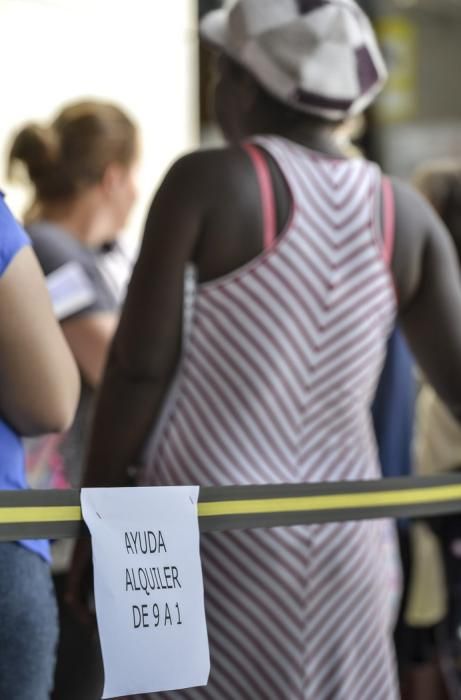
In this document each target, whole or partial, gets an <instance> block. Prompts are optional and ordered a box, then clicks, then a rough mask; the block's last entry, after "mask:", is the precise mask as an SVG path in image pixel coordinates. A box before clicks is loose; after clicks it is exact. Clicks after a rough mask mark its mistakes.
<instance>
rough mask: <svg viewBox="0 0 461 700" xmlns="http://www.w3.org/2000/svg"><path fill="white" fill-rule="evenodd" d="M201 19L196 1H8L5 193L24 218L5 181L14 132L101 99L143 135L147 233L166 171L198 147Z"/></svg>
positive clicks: (2, 125)
mask: <svg viewBox="0 0 461 700" xmlns="http://www.w3.org/2000/svg"><path fill="white" fill-rule="evenodd" d="M196 14H197V11H196V0H0V65H1V66H2V78H1V80H2V100H1V103H2V104H1V109H0V186H1V188H2V189H3V190H5V191H6V193H7V197H8V202H9V203H10V205H11V206H12V208H13V209H14V211H15V213H16V214H17V215H20V213H21V209H22V206H23V204H24V191H23V190H19V189H17V188H13V187H12V186H11V185H10V184H8V183H6V182H5V177H4V171H5V165H4V164H5V151H6V147H7V143H8V141H9V139H10V137H11V132H12V130H13V129H16V128H17V127H18V126H19V125H21V124H22V123H23V122H24V121H28V120H31V119H32V120H34V119H47V118H49V117H50V116H51V115H52V113H53V112H55V111H56V110H57V109H58V108H59V107H60V106H61V105H62V104H63V103H65V102H67V101H68V100H73V99H79V98H82V97H101V98H106V99H111V100H114V101H117V102H118V103H119V104H120V105H121V106H122V107H125V108H126V109H127V110H128V111H129V112H130V113H131V114H132V115H133V116H134V117H135V119H136V120H137V122H138V123H139V125H140V127H141V130H142V137H143V163H142V168H141V197H140V201H139V204H138V206H137V208H136V211H135V213H134V215H133V217H132V222H131V224H130V232H131V233H132V234H133V236H134V237H135V236H136V235H137V234H138V233H139V231H140V228H141V226H142V221H143V218H144V215H145V210H146V206H147V204H148V202H149V200H150V198H151V195H152V192H153V191H154V189H155V187H156V185H157V184H158V180H159V178H160V177H161V175H162V173H164V171H165V168H166V167H167V166H168V164H169V163H170V162H171V161H172V160H173V159H174V158H175V157H176V156H177V155H178V154H179V153H181V152H183V151H185V150H189V149H190V148H192V147H194V146H195V145H196V144H197V142H198V116H197V111H198V106H197V93H198V89H197V85H196V81H197V57H196V30H195V24H196Z"/></svg>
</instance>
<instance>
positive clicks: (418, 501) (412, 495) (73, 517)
mask: <svg viewBox="0 0 461 700" xmlns="http://www.w3.org/2000/svg"><path fill="white" fill-rule="evenodd" d="M457 500H458V501H461V484H453V485H449V486H433V487H428V488H424V489H404V488H403V489H398V490H393V491H369V492H365V493H349V494H348V493H343V494H334V495H331V496H329V495H323V496H294V497H290V498H258V499H246V500H244V499H240V500H229V501H205V502H201V501H199V503H198V515H199V517H201V518H210V517H219V516H229V515H230V516H232V515H236V516H237V515H259V514H270V513H294V512H300V511H306V512H308V511H311V512H321V511H345V510H346V511H347V510H354V509H358V508H362V509H367V508H369V509H372V508H382V507H386V506H390V507H392V506H402V505H424V504H432V503H446V502H450V501H457ZM81 520H82V512H81V508H80V506H19V507H11V506H7V507H0V524H4V525H10V524H15V523H18V524H19V523H53V522H56V523H57V522H62V523H64V522H78V521H81Z"/></svg>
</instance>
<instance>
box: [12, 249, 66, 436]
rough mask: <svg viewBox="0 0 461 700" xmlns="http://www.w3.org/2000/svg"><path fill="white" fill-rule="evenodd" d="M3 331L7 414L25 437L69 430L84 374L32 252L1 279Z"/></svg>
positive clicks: (17, 260) (24, 253)
mask: <svg viewBox="0 0 461 700" xmlns="http://www.w3.org/2000/svg"><path fill="white" fill-rule="evenodd" d="M0 328H1V332H0V413H1V415H2V416H3V417H4V418H5V419H6V420H7V421H8V422H9V423H11V425H12V426H13V427H14V428H15V429H16V430H17V431H18V433H20V434H21V435H35V434H39V433H46V432H55V431H56V432H57V431H61V430H64V429H66V428H67V427H69V425H70V424H71V422H72V420H73V417H74V413H75V409H76V406H77V402H78V397H79V389H80V382H79V374H78V370H77V367H76V365H75V362H74V360H73V358H72V354H71V352H70V351H69V348H68V346H67V343H66V341H65V339H64V337H63V334H62V332H61V330H60V328H59V325H58V323H57V322H56V320H55V317H54V314H53V310H52V307H51V302H50V299H49V295H48V291H47V289H46V286H45V282H44V279H43V275H42V273H41V270H40V267H39V264H38V262H37V260H36V257H35V255H34V253H33V252H32V250H31V249H30V248H29V247H25V248H22V249H21V250H20V251H19V252H18V253H17V254H16V256H15V257H14V258H13V260H12V261H11V263H10V264H9V266H8V268H7V269H6V271H5V273H4V274H3V276H2V277H1V278H0Z"/></svg>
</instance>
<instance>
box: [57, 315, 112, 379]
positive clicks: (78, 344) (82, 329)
mask: <svg viewBox="0 0 461 700" xmlns="http://www.w3.org/2000/svg"><path fill="white" fill-rule="evenodd" d="M118 321H119V315H118V314H117V313H111V312H104V311H101V312H94V313H89V314H87V315H84V316H79V317H77V318H71V319H69V320H67V321H63V322H62V324H61V327H62V330H63V333H64V335H65V338H66V340H67V342H68V344H69V346H70V349H71V350H72V353H73V355H74V358H75V360H76V362H77V365H78V367H79V369H80V371H81V373H82V375H83V377H84V379H85V381H86V382H87V384H89V386H91V387H92V388H93V389H96V388H97V387H98V386H99V385H100V384H101V380H102V376H103V373H104V367H105V364H106V361H107V355H108V352H109V347H110V344H111V342H112V339H113V337H114V333H115V329H116V328H117V323H118Z"/></svg>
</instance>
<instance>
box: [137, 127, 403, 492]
mask: <svg viewBox="0 0 461 700" xmlns="http://www.w3.org/2000/svg"><path fill="white" fill-rule="evenodd" d="M256 142H257V144H258V149H257V152H258V153H259V154H260V155H261V154H262V153H264V152H266V153H269V154H270V156H271V157H272V159H273V160H274V161H275V162H276V163H277V165H278V167H279V169H280V171H281V173H282V174H283V177H284V178H285V181H286V185H287V187H288V190H289V191H290V192H291V196H292V212H291V216H290V219H289V222H288V223H287V226H286V228H285V230H284V231H283V232H282V234H281V235H280V236H279V237H278V238H277V239H276V240H275V241H274V244H273V245H271V246H270V247H269V248H268V249H266V251H264V252H263V253H262V254H261V255H260V256H258V257H257V258H254V259H253V260H252V261H250V262H248V263H247V264H246V265H245V266H243V267H240V268H238V269H237V270H235V271H234V272H232V273H230V274H228V275H227V276H225V277H223V278H220V279H218V280H215V281H211V282H209V283H206V284H201V285H199V286H198V289H197V294H196V298H195V302H194V306H193V314H192V317H191V324H190V333H189V334H188V337H187V340H186V341H185V343H186V346H185V352H184V355H183V361H182V368H181V369H180V374H179V378H178V379H179V381H178V382H177V383H176V385H175V388H176V390H177V393H178V396H181V399H180V401H179V402H178V403H177V404H176V405H175V406H174V408H173V405H172V403H171V402H170V403H169V404H167V409H166V410H167V411H170V417H169V418H168V417H167V416H166V415H165V416H164V420H163V421H160V423H159V428H158V429H157V437H156V439H155V443H156V445H154V450H155V454H151V455H150V456H148V457H147V459H148V462H149V463H150V464H151V466H152V469H153V470H154V471H155V473H156V474H157V475H158V477H159V478H160V479H162V481H163V479H168V481H171V480H173V481H174V480H175V479H178V481H183V480H186V481H187V479H190V478H191V479H192V481H197V480H199V481H200V483H202V484H211V483H214V484H216V483H236V482H237V483H267V482H270V481H281V480H282V481H294V482H298V481H319V480H330V479H348V478H372V477H375V476H378V473H379V472H378V470H377V464H376V459H375V448H374V444H373V442H372V438H371V433H370V423H369V404H370V402H371V400H372V397H373V394H374V390H375V384H376V380H377V376H378V374H379V371H380V368H381V364H382V360H383V356H384V351H385V343H386V340H387V336H388V333H389V330H390V328H391V327H392V323H393V320H394V316H395V310H396V309H395V296H394V291H393V289H392V284H391V280H390V274H389V270H388V265H387V263H386V261H385V255H388V256H389V252H390V251H387V252H385V250H384V245H385V241H384V235H383V234H382V232H381V230H380V229H381V226H380V220H381V216H380V211H381V208H380V202H381V195H382V177H381V173H380V171H379V169H378V168H377V167H376V166H374V165H372V164H370V163H368V162H367V161H365V160H361V159H355V160H336V159H333V158H329V157H326V156H322V155H320V154H317V153H315V152H313V151H309V150H308V149H306V148H304V147H302V146H299V145H296V144H294V143H293V142H290V141H288V140H286V139H282V138H277V137H265V138H259V139H257V140H256ZM261 149H263V150H261ZM263 158H267V155H265V156H263ZM263 192H264V190H263ZM269 226H270V223H269ZM172 398H173V399H174V397H172ZM165 421H166V422H165ZM203 427H205V430H206V436H204V434H203ZM159 431H163V433H160V434H159ZM162 444H164V445H168V446H170V447H171V446H172V445H174V452H175V454H174V458H173V456H172V454H171V452H169V451H168V450H169V447H166V446H165V451H164V450H163V449H162ZM205 445H206V446H205ZM189 454H192V455H193V456H194V458H193V459H192V460H190V459H187V455H189ZM210 464H211V465H212V470H210ZM197 469H199V470H200V472H201V473H200V478H199V476H198V475H197V473H196V471H195V470H197ZM154 478H157V477H154Z"/></svg>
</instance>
